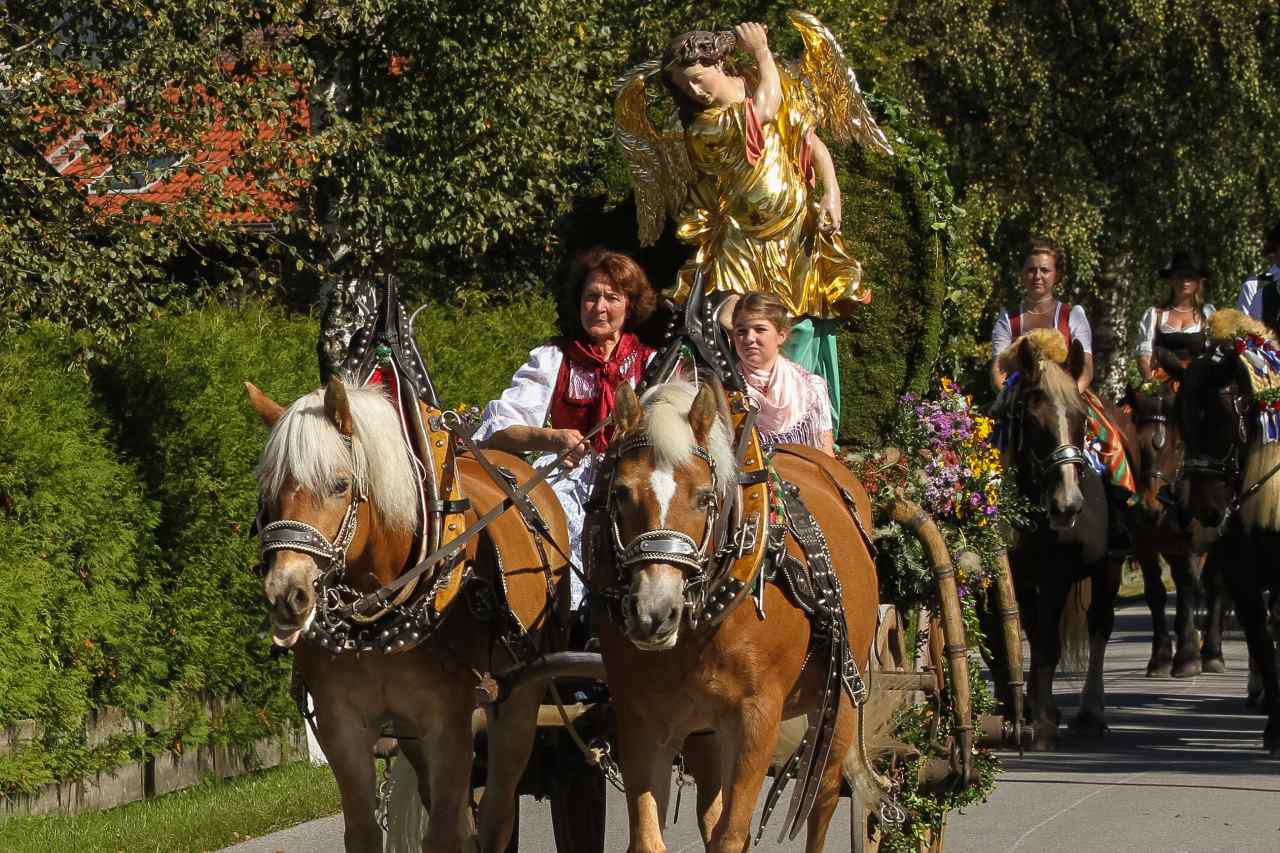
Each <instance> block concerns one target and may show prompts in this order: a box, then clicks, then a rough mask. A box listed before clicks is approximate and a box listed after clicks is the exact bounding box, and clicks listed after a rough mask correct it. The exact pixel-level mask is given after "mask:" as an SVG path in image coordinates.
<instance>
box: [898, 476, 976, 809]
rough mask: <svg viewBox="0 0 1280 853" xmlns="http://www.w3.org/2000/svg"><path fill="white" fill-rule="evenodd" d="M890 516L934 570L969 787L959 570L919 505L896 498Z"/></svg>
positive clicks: (968, 704)
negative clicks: (916, 542)
mask: <svg viewBox="0 0 1280 853" xmlns="http://www.w3.org/2000/svg"><path fill="white" fill-rule="evenodd" d="M889 517H890V518H892V519H893V520H894V521H895V522H897V523H898V524H900V525H902V526H903V527H905V528H906V529H907V530H909V531H911V532H912V534H914V535H915V537H916V538H917V539H919V540H920V544H921V546H922V547H923V548H924V552H925V556H926V558H927V559H928V562H929V565H930V566H931V567H932V568H933V577H934V580H935V582H936V583H937V587H938V601H939V603H940V609H941V611H942V613H941V616H942V634H943V638H944V640H945V642H946V647H945V651H946V655H947V660H948V662H949V663H950V666H951V695H952V702H953V706H954V710H955V716H956V719H955V732H956V753H957V754H956V755H955V761H956V764H957V766H956V768H955V769H956V770H958V772H959V777H960V778H959V783H960V784H961V785H969V784H971V783H973V782H976V781H977V771H976V770H975V768H974V766H973V700H972V696H971V690H970V681H969V650H968V646H967V645H966V643H965V631H964V616H963V614H962V612H961V609H960V594H959V590H958V589H957V588H956V570H955V567H954V566H953V565H952V562H951V553H950V552H949V551H948V550H947V543H946V541H945V540H944V539H943V538H942V533H941V531H939V530H938V525H937V524H936V523H935V522H934V521H933V519H932V518H930V517H929V516H928V514H927V513H925V511H924V510H923V509H921V508H920V505H919V504H917V503H916V502H914V501H912V500H909V499H907V498H902V497H900V498H897V499H896V500H895V501H894V502H893V504H892V505H891V506H890V507H889ZM922 689H923V688H922Z"/></svg>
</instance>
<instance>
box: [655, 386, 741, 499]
mask: <svg viewBox="0 0 1280 853" xmlns="http://www.w3.org/2000/svg"><path fill="white" fill-rule="evenodd" d="M697 395H698V386H697V385H695V384H693V383H692V382H667V383H664V384H662V385H656V386H654V387H653V388H650V389H649V390H648V391H646V392H645V393H644V396H642V397H641V398H640V405H641V406H642V407H643V408H644V411H645V434H646V437H647V438H648V440H649V443H650V444H651V445H652V446H653V455H654V459H655V461H656V462H657V463H658V464H659V465H667V466H670V467H671V468H672V469H675V468H680V467H682V466H684V465H687V464H689V462H690V460H691V459H692V458H693V451H694V448H695V447H697V439H696V438H695V437H694V435H693V428H692V427H690V426H689V410H690V409H691V408H692V407H693V400H694V398H695V397H696V396H697ZM717 402H719V401H717ZM723 408H724V407H722V406H719V405H717V410H718V411H722V410H723ZM706 449H707V453H709V454H710V455H711V458H712V459H714V460H715V466H716V474H717V476H718V477H719V482H718V483H717V485H718V486H719V487H720V488H721V489H724V488H726V487H727V486H728V484H729V483H732V482H733V481H734V478H735V476H736V474H735V472H734V456H733V431H732V430H731V429H730V427H729V424H728V423H726V421H725V419H724V416H723V415H722V414H717V415H716V419H715V423H714V424H713V426H712V427H711V433H710V434H709V435H708V436H707V448H706Z"/></svg>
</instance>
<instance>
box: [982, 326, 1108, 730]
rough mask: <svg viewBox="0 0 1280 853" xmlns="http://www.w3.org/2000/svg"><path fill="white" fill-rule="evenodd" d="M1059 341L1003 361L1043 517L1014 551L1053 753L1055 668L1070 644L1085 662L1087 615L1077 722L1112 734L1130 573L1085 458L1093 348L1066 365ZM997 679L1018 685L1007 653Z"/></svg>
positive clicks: (1013, 434) (1030, 485) (1017, 468)
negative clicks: (1080, 384)
mask: <svg viewBox="0 0 1280 853" xmlns="http://www.w3.org/2000/svg"><path fill="white" fill-rule="evenodd" d="M1052 335H1053V336H1054V337H1056V338H1057V342H1054V341H1052V340H1050V339H1049V337H1048V336H1047V335H1040V334H1038V332H1032V333H1031V334H1029V335H1027V336H1024V337H1023V338H1020V339H1019V340H1018V341H1016V342H1015V343H1014V345H1013V346H1012V347H1010V349H1009V350H1007V351H1006V352H1005V353H1004V354H1003V355H1002V356H1001V358H1002V362H1003V366H1004V367H1005V370H1006V372H1007V373H1010V374H1012V373H1013V372H1014V371H1017V373H1018V374H1019V377H1018V380H1017V382H1016V383H1014V384H1013V385H1012V387H1011V388H1010V390H1009V391H1007V392H1006V397H1005V398H1004V400H1003V403H1002V407H1003V409H1004V412H1003V415H1004V418H1005V424H1006V426H1005V429H1006V430H1007V440H1008V449H1007V458H1011V462H1012V466H1011V467H1012V472H1013V476H1014V477H1015V478H1016V482H1017V484H1018V486H1019V488H1020V489H1021V490H1022V492H1023V494H1025V495H1026V496H1027V498H1028V499H1029V500H1030V501H1031V502H1032V503H1033V504H1035V505H1036V506H1037V507H1038V510H1037V514H1038V515H1041V516H1042V517H1040V518H1039V519H1038V520H1037V522H1036V523H1035V526H1034V527H1033V528H1032V529H1030V530H1025V531H1017V532H1016V535H1015V537H1014V542H1013V546H1012V547H1011V548H1010V550H1009V561H1010V565H1011V567H1012V570H1013V583H1014V589H1015V591H1016V593H1017V598H1018V607H1019V610H1020V611H1021V616H1022V624H1023V627H1024V628H1025V629H1026V632H1027V638H1028V640H1029V641H1030V644H1031V684H1030V686H1029V691H1028V698H1029V702H1028V710H1029V712H1030V715H1031V719H1032V721H1033V723H1034V727H1035V740H1034V748H1037V749H1051V748H1052V747H1053V744H1054V741H1055V739H1056V736H1057V728H1058V716H1059V715H1058V709H1057V705H1056V704H1055V703H1054V700H1053V676H1054V671H1055V670H1056V668H1057V665H1058V661H1059V659H1060V658H1061V657H1062V654H1063V651H1064V647H1065V649H1066V651H1067V653H1068V656H1069V657H1075V658H1077V659H1079V658H1080V657H1083V652H1084V649H1083V647H1084V645H1085V637H1084V628H1085V620H1086V619H1087V631H1088V634H1087V648H1088V659H1089V669H1088V676H1087V678H1086V679H1085V686H1084V691H1083V696H1082V703H1081V709H1080V712H1079V714H1077V715H1076V717H1075V718H1074V719H1073V720H1072V722H1071V726H1072V728H1074V729H1079V730H1085V731H1089V732H1094V733H1101V732H1102V731H1104V730H1105V729H1106V724H1105V721H1104V705H1105V699H1104V693H1103V683H1102V671H1103V658H1104V655H1105V651H1106V645H1107V640H1108V639H1109V638H1110V636H1111V629H1112V624H1113V621H1114V615H1115V614H1114V606H1115V598H1116V592H1117V590H1118V589H1119V586H1120V569H1121V562H1120V561H1118V560H1115V559H1112V558H1111V557H1110V556H1109V555H1108V551H1107V544H1108V531H1109V526H1108V525H1109V523H1110V522H1109V518H1108V511H1107V495H1106V487H1105V484H1104V483H1103V480H1102V478H1101V476H1100V475H1099V474H1098V473H1097V472H1095V471H1094V470H1093V469H1092V468H1091V467H1090V466H1089V465H1088V464H1086V457H1085V454H1084V435H1085V414H1086V409H1085V402H1084V400H1083V399H1082V397H1081V395H1080V392H1079V390H1078V389H1077V386H1076V379H1077V377H1079V375H1080V372H1081V370H1082V369H1083V364H1084V351H1083V349H1082V348H1081V347H1080V345H1079V343H1073V344H1072V345H1071V349H1070V353H1069V355H1068V357H1067V368H1066V369H1064V368H1063V367H1062V365H1061V364H1060V363H1059V359H1060V358H1061V356H1062V353H1061V349H1062V345H1061V343H1060V341H1061V337H1060V336H1058V334H1057V332H1056V331H1054V332H1052ZM1055 350H1056V351H1055ZM1084 581H1088V582H1089V583H1088V584H1087V585H1086V584H1084V583H1082V582H1084ZM1086 597H1087V598H1088V602H1087V604H1086V603H1085V601H1084V599H1085V598H1086ZM993 617H994V614H992V613H990V612H988V613H987V614H985V616H984V622H986V623H987V626H988V627H987V630H988V631H992V630H995V628H994V626H993V625H992V624H991V620H992V619H993ZM996 624H998V623H996ZM992 636H995V635H994V634H992ZM992 675H993V678H994V680H995V682H996V684H997V685H1003V684H1006V683H1007V682H1008V665H1007V663H1006V662H1005V661H1003V660H1002V659H1000V657H999V656H997V657H996V658H995V659H994V660H993V661H992ZM1006 707H1008V705H1007V704H1006Z"/></svg>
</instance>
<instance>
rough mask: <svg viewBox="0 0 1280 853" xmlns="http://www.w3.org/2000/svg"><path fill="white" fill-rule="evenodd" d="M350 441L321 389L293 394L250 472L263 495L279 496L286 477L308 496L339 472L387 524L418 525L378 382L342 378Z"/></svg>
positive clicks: (325, 490)
mask: <svg viewBox="0 0 1280 853" xmlns="http://www.w3.org/2000/svg"><path fill="white" fill-rule="evenodd" d="M347 400H348V402H349V405H350V408H351V419H352V433H353V437H354V439H355V440H354V441H353V442H352V444H351V447H350V448H348V447H347V444H346V442H345V441H344V440H343V437H342V435H341V434H340V433H339V432H338V430H337V428H336V427H335V426H334V425H333V422H332V421H331V420H329V417H328V416H327V415H326V414H325V411H324V389H323V388H320V389H317V390H315V391H312V392H311V393H310V394H307V395H306V396H304V397H300V398H298V399H297V400H295V401H294V402H293V404H292V405H291V406H289V408H288V409H287V410H286V411H285V413H284V415H283V416H281V418H280V420H279V421H277V422H276V425H275V426H274V427H272V428H271V435H270V436H268V438H267V447H266V449H265V450H264V451H263V452H262V459H261V460H259V462H258V467H257V468H256V469H255V471H254V473H255V474H256V475H257V477H258V490H259V493H260V494H261V495H262V497H263V499H264V500H267V501H274V500H276V499H277V498H278V497H279V496H280V491H281V489H283V488H284V484H285V481H286V480H287V479H289V478H292V479H293V481H294V482H295V483H297V485H298V486H299V487H300V488H302V489H304V490H306V491H307V492H310V493H311V494H313V495H321V496H322V495H327V494H329V493H330V492H331V491H332V490H333V486H334V484H335V483H336V482H337V481H338V480H339V479H340V478H342V477H352V478H354V479H355V480H356V481H357V482H360V483H363V484H364V486H365V488H366V490H367V491H368V494H369V499H370V501H371V502H372V503H373V506H374V508H375V509H376V510H377V512H378V513H379V514H380V515H381V516H382V520H383V522H384V523H385V524H386V525H387V526H388V527H389V528H391V529H393V530H413V529H415V528H416V527H417V524H418V516H419V498H418V484H417V476H416V474H415V473H414V459H413V453H412V451H411V450H410V449H409V445H408V443H407V442H406V441H405V439H404V434H403V433H402V432H401V428H400V417H399V415H397V414H396V411H395V409H394V408H393V407H392V405H391V401H390V400H388V399H387V397H386V395H385V394H384V393H383V390H382V388H381V387H380V386H367V387H357V386H356V385H355V383H354V382H352V383H349V384H348V385H347Z"/></svg>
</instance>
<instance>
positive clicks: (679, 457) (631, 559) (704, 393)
mask: <svg viewBox="0 0 1280 853" xmlns="http://www.w3.org/2000/svg"><path fill="white" fill-rule="evenodd" d="M730 417H731V416H730V412H729V407H728V403H727V399H726V396H725V394H724V392H723V390H722V389H721V388H720V387H719V385H718V384H717V385H702V386H701V387H698V386H694V385H692V384H689V383H683V382H670V383H666V384H662V385H657V386H655V387H653V388H651V389H649V390H648V391H646V392H645V395H644V397H643V399H641V400H638V399H637V398H636V396H635V394H634V392H632V391H631V389H630V387H628V386H626V385H623V386H620V387H619V390H618V398H617V404H616V409H615V425H616V429H617V432H616V434H615V436H614V438H613V440H612V443H611V445H610V452H609V458H608V460H607V463H606V464H607V467H606V469H604V470H603V471H602V473H601V475H600V477H601V479H600V480H599V481H598V482H597V483H596V490H597V491H596V497H593V504H592V511H593V516H592V517H593V518H595V519H596V521H593V522H590V523H591V524H592V527H591V528H589V531H588V535H589V536H591V537H596V536H598V537H599V538H596V539H591V538H588V539H587V540H586V542H587V544H586V546H584V547H587V548H589V549H590V551H589V553H590V554H591V555H592V556H591V557H590V559H589V560H588V570H589V574H590V580H591V587H592V591H593V592H592V595H593V601H594V602H597V603H596V604H594V605H593V611H592V619H593V621H594V622H595V624H596V626H597V630H598V634H599V639H600V648H601V652H602V653H603V657H604V664H605V670H606V672H607V674H608V681H609V690H610V694H611V697H612V700H613V706H614V710H615V713H616V718H617V738H618V741H617V743H618V761H619V764H620V767H621V770H622V775H623V778H624V780H625V782H626V797H627V811H628V818H629V821H630V827H631V839H630V845H629V847H628V850H629V851H631V853H656V851H662V850H665V849H666V848H665V846H664V845H663V841H662V828H663V826H664V825H665V821H666V814H667V812H666V809H667V799H668V794H669V788H670V782H671V767H672V761H673V759H674V757H675V756H676V755H677V754H679V753H681V752H682V751H683V754H684V757H685V760H686V762H687V767H688V769H689V771H690V772H691V773H692V775H693V776H694V778H695V779H696V780H697V783H698V796H697V809H698V814H699V826H700V830H701V832H702V836H703V839H704V841H705V843H706V846H707V849H708V850H714V851H724V853H728V851H733V853H741V851H745V850H747V849H748V846H749V843H750V835H751V818H752V813H753V810H754V808H755V805H756V802H757V798H758V796H759V793H760V790H761V786H762V784H763V782H764V779H765V776H766V773H767V772H768V770H769V768H770V765H771V762H772V760H773V756H774V747H775V742H776V741H777V739H778V731H779V725H780V723H781V721H782V720H783V719H784V718H792V717H797V716H801V715H806V714H808V715H809V722H810V728H809V731H808V734H807V735H806V738H805V744H804V745H802V746H801V748H800V750H799V751H798V752H797V753H794V754H793V756H792V760H790V761H788V762H787V763H786V764H784V765H783V767H782V769H781V770H779V771H778V772H779V774H780V776H781V777H783V778H796V779H797V780H798V781H797V782H796V791H795V792H793V798H792V801H791V808H790V809H789V814H788V817H787V821H786V824H785V825H784V826H783V831H784V833H787V832H788V831H789V832H790V834H791V835H792V836H794V834H795V832H796V831H798V829H799V827H800V826H801V825H802V823H803V821H804V818H805V814H806V813H807V814H808V818H807V820H808V839H807V845H806V850H808V851H810V853H816V851H819V850H821V849H822V847H823V841H824V838H825V836H826V832H827V826H828V823H829V821H830V818H831V815H832V812H833V810H834V808H835V806H836V801H837V798H838V796H839V794H840V787H841V776H842V764H843V763H844V761H845V758H846V755H847V754H848V753H849V750H850V746H851V745H852V744H854V743H855V729H856V725H857V722H858V709H857V706H856V705H854V704H853V702H851V701H850V695H849V694H850V693H855V694H856V693H857V692H858V691H859V690H860V688H861V679H860V677H859V674H858V673H859V669H861V671H862V672H865V671H866V669H865V667H866V666H867V652H868V650H869V648H870V644H871V642H872V640H873V637H874V634H875V631H876V618H877V610H878V591H877V579H876V571H875V564H874V562H873V560H872V557H871V554H870V551H869V549H868V543H867V541H866V539H865V537H864V536H863V535H862V533H861V532H860V530H859V526H858V525H859V522H858V521H857V519H856V518H855V513H856V514H857V516H858V517H860V518H862V519H868V520H869V519H870V518H871V515H870V506H869V504H868V501H867V497H866V494H865V492H864V491H863V490H862V487H861V486H860V485H859V484H858V482H857V481H856V479H855V478H854V477H853V476H852V475H851V474H850V473H849V471H848V470H847V469H845V468H844V467H842V466H840V465H839V464H838V463H837V462H836V461H835V460H834V459H832V458H830V457H827V456H825V455H822V454H820V453H817V452H816V451H814V452H806V450H805V449H803V448H794V449H788V448H787V446H783V447H782V448H779V449H778V450H777V452H776V454H775V456H774V458H773V463H772V464H773V466H774V469H775V471H776V475H777V476H778V477H780V478H781V480H782V483H781V484H780V485H779V491H776V492H775V493H774V494H775V498H776V499H778V500H780V501H783V503H782V505H781V507H774V511H775V513H781V515H782V517H784V518H785V519H787V524H786V526H785V527H784V526H782V525H773V526H768V525H767V524H766V529H769V530H771V531H772V532H769V533H768V534H767V535H768V536H769V537H770V539H771V540H773V539H776V544H777V546H779V547H780V548H782V549H784V550H783V553H784V554H785V555H789V556H788V558H787V559H786V560H784V562H783V563H782V564H781V565H780V566H779V567H778V568H777V569H776V574H775V576H774V578H773V580H771V581H770V582H765V578H764V577H757V579H756V580H755V581H754V582H749V583H748V584H747V586H746V588H745V590H743V588H742V587H741V585H739V586H733V584H732V583H730V584H729V585H727V587H720V588H719V591H718V592H717V591H716V588H715V587H714V586H712V584H714V582H715V581H716V578H715V577H714V575H713V574H712V573H711V572H709V571H708V570H709V569H710V568H711V567H712V566H713V565H714V563H715V557H716V555H717V554H718V553H720V551H719V549H720V548H721V547H722V546H721V544H720V540H722V539H727V541H728V544H729V546H730V550H732V547H733V546H734V541H733V540H734V536H733V531H732V529H731V526H728V525H726V524H725V523H724V522H725V519H726V517H727V514H728V513H729V512H730V505H731V503H732V502H733V501H734V499H735V493H736V492H737V490H738V486H739V479H738V477H739V472H738V465H736V464H735V449H734V445H733V441H734V439H733V434H732V425H731V419H730ZM753 452H754V453H758V452H759V450H758V448H757V449H756V450H755V451H753ZM740 453H741V452H740ZM759 482H764V480H760V481H759ZM800 496H802V497H803V505H800V504H799V501H798V498H799V497H800ZM757 502H758V503H759V504H764V503H767V502H768V501H767V500H765V501H758V500H757ZM740 509H741V511H742V514H743V517H745V516H746V514H748V513H755V514H756V516H755V517H761V516H762V517H763V518H764V519H765V520H766V521H767V519H768V515H769V512H770V507H769V506H764V505H750V506H745V507H741V508H740ZM809 513H811V515H809ZM726 527H730V530H729V534H730V535H729V536H727V537H721V536H718V535H717V531H719V530H724V529H726ZM797 531H802V532H801V534H800V535H801V536H802V537H803V538H804V539H805V540H806V541H805V543H804V544H803V545H802V544H801V543H800V542H798V541H797V537H796V533H797ZM828 542H830V543H831V544H832V545H833V546H835V547H831V548H828V547H827V543H828ZM593 543H594V544H593ZM737 545H739V546H743V547H747V548H749V547H751V546H750V545H749V544H748V545H743V543H741V542H739V543H737ZM814 552H817V553H816V554H814ZM810 556H816V558H817V562H816V564H815V563H811V562H810V559H809V558H810ZM808 567H812V573H810V570H809V568H808ZM784 575H785V576H786V577H785V578H784V577H783V576H784ZM784 584H785V585H786V587H787V589H786V591H784V588H783V585H784ZM798 587H799V596H798V597H797V594H796V593H797V588H798ZM739 593H741V597H739V598H738V599H737V601H736V602H734V601H733V599H734V596H735V595H736V594H739ZM732 603H736V604H737V605H738V606H736V607H734V606H732ZM802 607H805V608H813V609H816V611H817V613H818V615H817V616H816V617H815V618H814V619H811V618H810V617H809V616H807V615H806V612H805V611H804V610H802V609H801V608H802ZM824 614H825V615H824ZM823 620H825V621H823ZM829 758H830V759H831V760H828V759H829ZM776 791H777V793H779V794H780V793H781V791H780V788H776ZM773 794H774V792H771V801H770V802H769V803H767V804H766V810H767V811H768V810H771V809H772V806H773V804H774V803H775V802H776V799H777V798H776V796H774V795H773ZM762 829H763V827H762Z"/></svg>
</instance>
